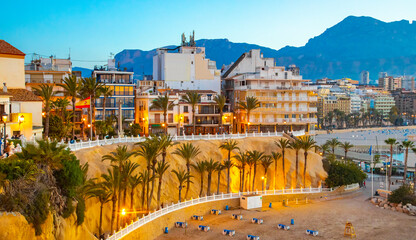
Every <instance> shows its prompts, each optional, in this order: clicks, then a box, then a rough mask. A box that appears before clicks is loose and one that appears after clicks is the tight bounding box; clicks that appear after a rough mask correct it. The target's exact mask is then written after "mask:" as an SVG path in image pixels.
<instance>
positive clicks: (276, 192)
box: [108, 183, 359, 240]
mask: <svg viewBox="0 0 416 240" xmlns="http://www.w3.org/2000/svg"><path fill="white" fill-rule="evenodd" d="M358 188H359V185H358V183H354V184H351V185H347V186H345V190H353V189H358ZM332 191H334V188H297V189H293V188H292V189H281V190H265V191H256V192H238V193H227V194H219V195H212V196H205V197H201V198H197V199H191V200H188V201H185V202H178V203H176V204H172V205H170V206H167V207H164V208H162V209H160V210H158V211H155V212H153V213H150V214H148V215H147V216H145V217H143V218H140V219H138V220H137V221H135V222H132V223H131V224H130V225H127V226H126V227H125V228H123V229H121V230H120V231H118V232H116V233H114V234H113V235H112V236H110V237H109V238H108V240H118V239H121V238H122V237H124V236H126V235H128V234H129V233H131V232H133V231H134V230H136V229H138V228H139V227H141V226H143V225H145V224H146V223H149V222H151V221H153V220H155V219H157V218H159V217H161V216H163V215H165V214H168V213H171V212H174V211H176V210H179V209H182V208H186V207H189V206H194V205H197V204H200V203H206V202H212V201H219V200H227V199H235V198H240V197H241V196H242V195H246V194H253V193H256V194H261V195H286V194H312V193H321V192H332Z"/></svg>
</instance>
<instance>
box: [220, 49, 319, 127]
mask: <svg viewBox="0 0 416 240" xmlns="http://www.w3.org/2000/svg"><path fill="white" fill-rule="evenodd" d="M222 78H223V81H224V84H223V91H224V93H225V95H226V97H227V99H228V102H229V103H230V105H231V110H232V111H233V112H234V117H233V119H234V121H233V122H234V123H233V129H234V132H244V131H246V130H248V132H273V131H285V132H291V131H300V130H304V131H305V133H307V134H314V130H315V124H317V118H316V112H317V108H316V106H317V105H316V104H317V94H316V86H308V85H307V84H305V83H307V82H308V81H307V80H303V79H302V76H301V75H300V73H299V68H297V67H296V66H290V67H289V68H287V69H286V68H285V67H276V66H275V61H274V59H273V58H263V56H262V54H260V50H251V51H250V52H248V53H244V54H243V55H242V56H241V57H240V58H239V59H238V60H237V61H236V62H235V63H234V64H232V65H231V66H230V67H229V68H228V69H227V70H226V71H225V73H224V74H223V76H222ZM247 97H256V98H257V99H258V101H259V106H258V108H256V109H254V110H252V111H251V113H250V116H249V119H248V118H247V116H246V112H245V111H244V110H242V109H239V108H238V104H239V103H240V102H244V101H245V100H246V98H247ZM246 128H248V129H246Z"/></svg>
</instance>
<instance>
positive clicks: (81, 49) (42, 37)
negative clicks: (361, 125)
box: [0, 0, 416, 68]
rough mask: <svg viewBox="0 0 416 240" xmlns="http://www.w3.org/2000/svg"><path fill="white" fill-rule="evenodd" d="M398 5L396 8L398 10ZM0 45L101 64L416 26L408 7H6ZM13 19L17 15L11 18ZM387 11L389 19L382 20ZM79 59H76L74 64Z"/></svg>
mask: <svg viewBox="0 0 416 240" xmlns="http://www.w3.org/2000/svg"><path fill="white" fill-rule="evenodd" d="M398 3H399V4H398ZM2 7H3V11H2V15H1V16H0V29H1V32H0V39H4V40H6V41H8V42H10V43H11V44H13V45H14V46H16V47H17V48H19V49H21V50H22V51H23V52H25V53H26V54H27V55H28V57H27V59H26V61H27V60H30V58H31V55H30V54H32V53H38V54H41V55H44V56H49V55H56V57H58V58H67V57H68V55H69V49H71V59H72V60H73V66H79V67H87V68H91V67H93V66H94V65H99V64H105V61H106V59H108V58H109V56H110V52H112V53H114V54H116V53H118V52H120V51H122V50H123V49H142V50H150V49H154V48H157V47H161V46H166V45H172V44H174V45H178V44H179V43H180V35H181V34H182V33H183V32H184V33H185V35H187V36H188V35H189V34H190V33H191V32H192V31H193V30H195V36H196V39H202V38H207V39H215V38H228V39H229V40H230V41H232V42H247V43H252V44H258V45H261V46H265V47H270V48H273V49H280V48H282V47H284V46H286V45H290V46H297V47H298V46H303V45H305V44H306V43H307V41H308V40H309V39H310V38H313V37H315V36H317V35H319V34H321V33H322V32H324V31H325V30H326V29H327V28H329V27H331V26H333V25H335V24H337V23H338V22H340V21H341V20H342V19H344V18H345V17H347V16H350V15H355V16H370V17H373V18H376V19H379V20H382V21H386V22H391V21H399V20H402V19H406V20H414V12H413V10H414V9H416V3H415V2H413V1H396V2H391V1H386V0H383V1H358V0H352V1H344V2H340V1H325V0H319V1H302V0H299V1H287V0H282V1H272V0H265V1H260V2H258V1H226V2H223V1H217V0H213V1H210V2H202V1H188V0H183V1H175V2H173V1H166V2H159V3H157V2H155V1H140V2H134V1H107V0H105V1H87V2H84V1H59V2H56V1H49V0H47V1H42V2H33V1H20V2H19V3H16V2H12V1H7V2H4V3H2ZM17 13H19V14H17ZM386 13H388V14H386ZM80 60H82V61H80Z"/></svg>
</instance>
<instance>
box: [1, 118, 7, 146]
mask: <svg viewBox="0 0 416 240" xmlns="http://www.w3.org/2000/svg"><path fill="white" fill-rule="evenodd" d="M7 117H8V115H7V113H6V112H3V114H2V115H1V119H2V120H3V123H4V130H3V135H4V136H3V139H4V148H3V153H5V152H6V122H7Z"/></svg>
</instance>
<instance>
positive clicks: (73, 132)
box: [72, 97, 101, 235]
mask: <svg viewBox="0 0 416 240" xmlns="http://www.w3.org/2000/svg"><path fill="white" fill-rule="evenodd" d="M75 121H76V120H75V98H74V97H73V98H72V137H75ZM100 235H101V234H100Z"/></svg>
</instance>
